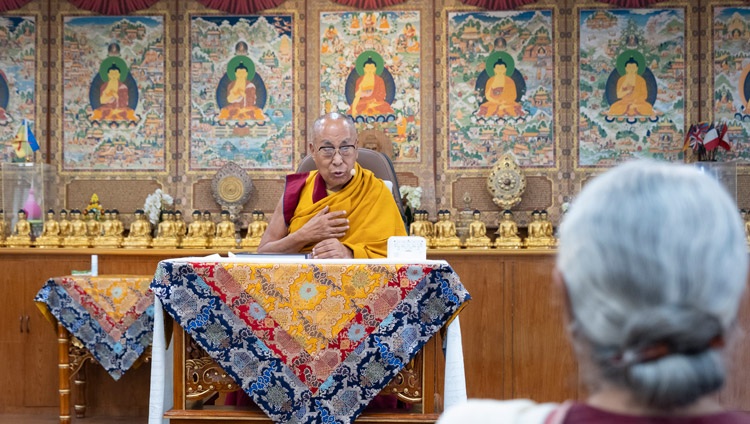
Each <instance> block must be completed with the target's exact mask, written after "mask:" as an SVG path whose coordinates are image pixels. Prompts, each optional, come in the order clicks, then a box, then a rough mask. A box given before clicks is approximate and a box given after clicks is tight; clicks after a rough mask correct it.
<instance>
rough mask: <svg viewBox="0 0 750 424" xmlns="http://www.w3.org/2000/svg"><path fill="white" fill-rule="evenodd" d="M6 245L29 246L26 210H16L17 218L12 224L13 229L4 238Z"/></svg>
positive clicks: (29, 234) (29, 227) (28, 226)
mask: <svg viewBox="0 0 750 424" xmlns="http://www.w3.org/2000/svg"><path fill="white" fill-rule="evenodd" d="M5 244H6V245H7V246H8V247H30V246H31V223H29V221H28V219H26V211H25V210H23V209H19V210H18V219H17V220H16V223H15V224H14V225H13V231H12V232H11V234H10V236H8V238H7V239H6V240H5Z"/></svg>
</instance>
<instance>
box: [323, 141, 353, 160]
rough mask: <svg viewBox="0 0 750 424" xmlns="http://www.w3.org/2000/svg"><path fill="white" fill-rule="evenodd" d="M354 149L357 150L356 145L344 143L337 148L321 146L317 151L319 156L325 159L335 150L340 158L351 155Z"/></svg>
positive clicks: (330, 156)
mask: <svg viewBox="0 0 750 424" xmlns="http://www.w3.org/2000/svg"><path fill="white" fill-rule="evenodd" d="M355 150H357V146H354V145H351V144H344V145H343V146H339V147H338V148H335V147H333V146H323V147H321V148H319V149H318V153H319V154H320V156H322V157H324V158H326V159H330V158H332V157H334V156H335V155H336V152H338V153H339V154H340V155H341V157H342V158H345V157H349V156H351V155H353V154H354V151H355Z"/></svg>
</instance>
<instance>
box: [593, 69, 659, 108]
mask: <svg viewBox="0 0 750 424" xmlns="http://www.w3.org/2000/svg"><path fill="white" fill-rule="evenodd" d="M616 97H617V100H616V101H615V102H614V103H612V105H611V106H610V107H609V110H608V111H607V112H605V115H606V116H607V117H610V118H612V117H617V116H624V117H634V116H646V117H653V116H656V114H655V113H654V107H653V105H652V104H651V103H649V102H648V100H647V98H648V85H647V83H646V79H645V78H643V77H642V76H641V75H640V74H639V66H638V61H637V60H636V59H635V58H633V57H631V58H629V59H628V60H627V61H626V62H625V74H624V75H622V76H620V78H619V79H618V80H617V87H616Z"/></svg>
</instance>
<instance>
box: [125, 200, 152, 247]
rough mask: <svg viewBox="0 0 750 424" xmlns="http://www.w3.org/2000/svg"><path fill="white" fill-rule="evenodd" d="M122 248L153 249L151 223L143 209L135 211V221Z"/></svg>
mask: <svg viewBox="0 0 750 424" xmlns="http://www.w3.org/2000/svg"><path fill="white" fill-rule="evenodd" d="M122 246H123V247H125V248H146V247H151V223H150V222H148V220H147V219H146V215H144V214H143V210H142V209H137V210H136V211H135V220H134V221H133V222H132V223H131V224H130V231H129V232H128V236H127V237H126V238H125V241H123V243H122Z"/></svg>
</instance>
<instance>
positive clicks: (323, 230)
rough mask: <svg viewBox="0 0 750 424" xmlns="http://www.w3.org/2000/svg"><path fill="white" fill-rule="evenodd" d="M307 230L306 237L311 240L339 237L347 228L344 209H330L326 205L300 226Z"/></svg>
mask: <svg viewBox="0 0 750 424" xmlns="http://www.w3.org/2000/svg"><path fill="white" fill-rule="evenodd" d="M302 228H304V229H305V231H306V232H307V239H308V240H310V241H311V242H319V241H321V240H325V239H329V238H337V239H338V238H341V237H344V236H345V235H346V231H347V230H348V229H349V220H348V219H347V218H346V211H331V210H330V209H329V207H328V206H326V207H324V208H323V209H321V211H320V212H318V213H317V214H315V216H314V217H312V219H310V220H309V221H308V222H307V223H306V224H305V225H303V226H302Z"/></svg>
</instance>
